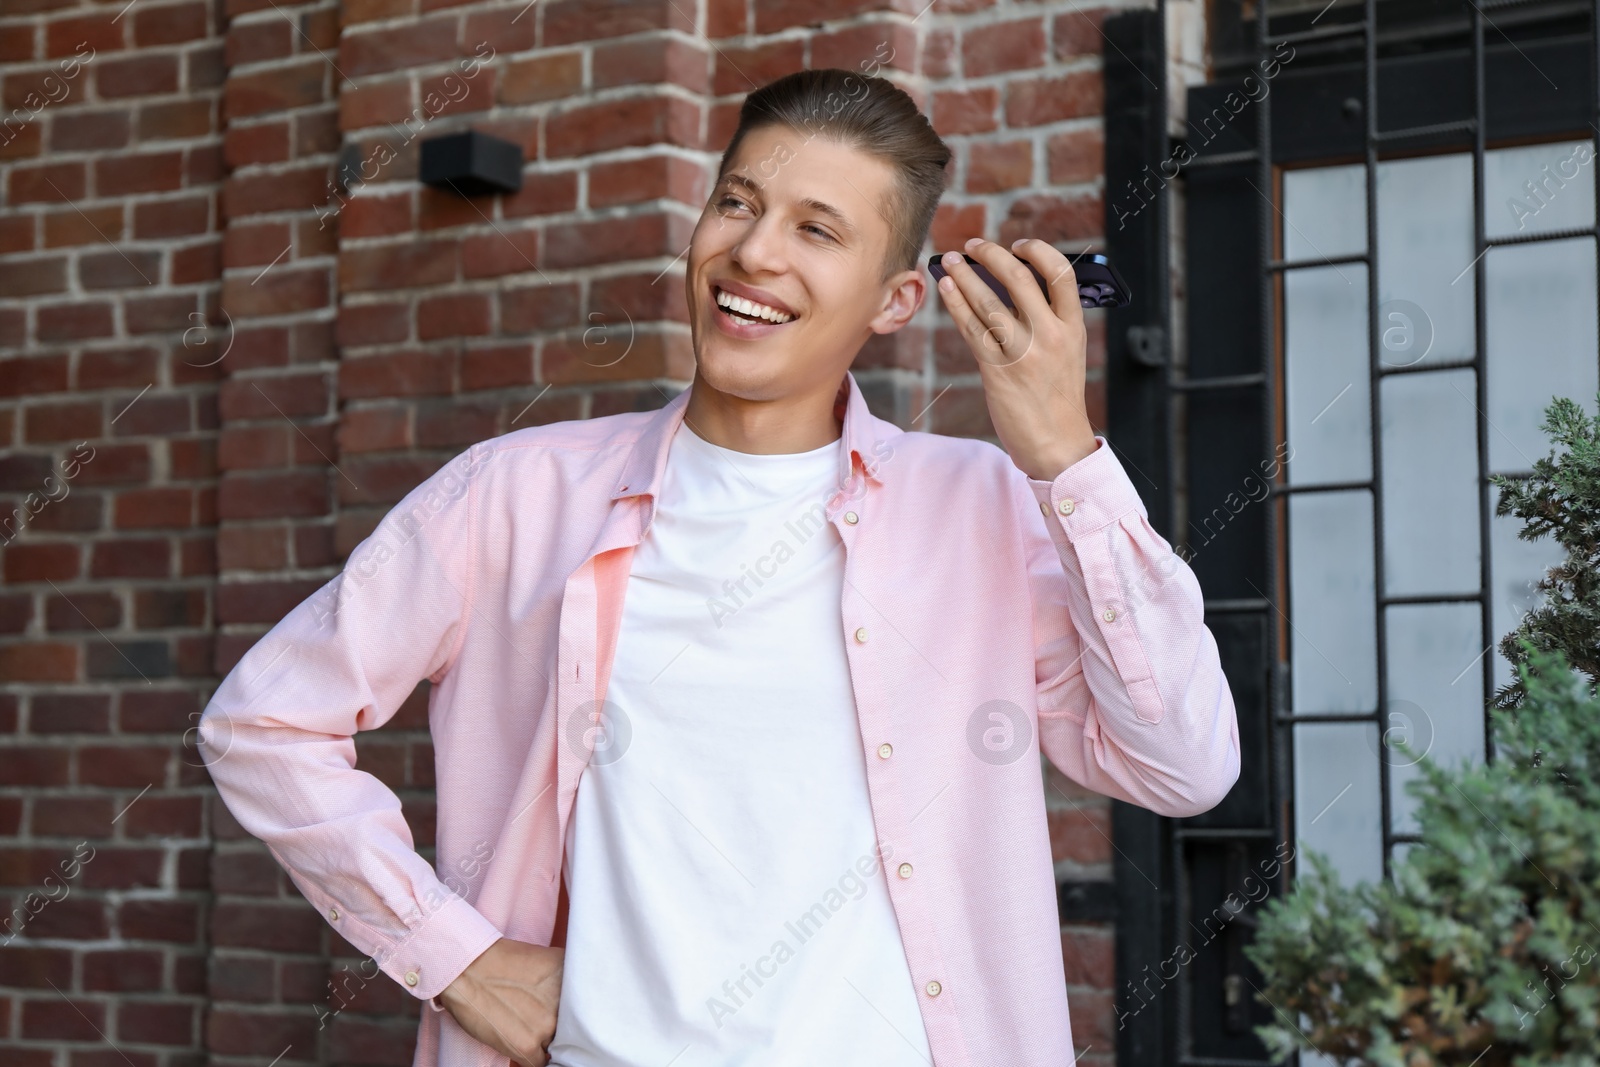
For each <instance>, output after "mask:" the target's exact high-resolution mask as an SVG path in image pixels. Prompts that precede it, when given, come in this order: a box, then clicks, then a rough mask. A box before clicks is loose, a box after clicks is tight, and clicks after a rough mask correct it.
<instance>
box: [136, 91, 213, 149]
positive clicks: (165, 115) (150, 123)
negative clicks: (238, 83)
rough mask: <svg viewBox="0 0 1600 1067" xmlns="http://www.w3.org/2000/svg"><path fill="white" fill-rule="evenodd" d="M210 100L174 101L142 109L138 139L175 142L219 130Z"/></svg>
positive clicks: (140, 111) (148, 105)
mask: <svg viewBox="0 0 1600 1067" xmlns="http://www.w3.org/2000/svg"><path fill="white" fill-rule="evenodd" d="M213 107H214V104H213V103H212V101H211V100H209V99H206V98H200V99H196V100H171V101H162V102H160V103H156V104H146V105H145V106H144V107H141V108H140V109H139V133H138V136H139V140H141V141H174V140H181V139H184V138H190V137H205V136H206V135H207V134H210V133H212V132H214V131H215V130H216V129H217V123H216V120H215V118H214V117H213Z"/></svg>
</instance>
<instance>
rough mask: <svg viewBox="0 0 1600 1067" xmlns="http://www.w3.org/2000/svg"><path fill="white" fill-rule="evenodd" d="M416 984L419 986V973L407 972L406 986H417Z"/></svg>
mask: <svg viewBox="0 0 1600 1067" xmlns="http://www.w3.org/2000/svg"><path fill="white" fill-rule="evenodd" d="M416 984H417V972H416V971H407V972H406V985H416Z"/></svg>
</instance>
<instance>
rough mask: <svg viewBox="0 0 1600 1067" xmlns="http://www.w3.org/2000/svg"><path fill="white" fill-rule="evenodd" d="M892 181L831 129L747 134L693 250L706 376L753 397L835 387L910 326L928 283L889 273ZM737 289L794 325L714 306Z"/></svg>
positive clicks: (691, 271)
mask: <svg viewBox="0 0 1600 1067" xmlns="http://www.w3.org/2000/svg"><path fill="white" fill-rule="evenodd" d="M894 184H895V174H894V169H893V167H891V166H890V164H888V163H887V162H885V161H883V160H881V159H879V158H877V157H876V156H873V155H870V154H868V153H865V152H862V151H860V150H858V149H855V148H848V147H845V146H843V145H841V144H838V143H837V142H834V141H831V140H828V139H826V138H825V137H823V136H816V137H813V138H812V139H811V140H810V141H807V140H806V135H805V134H802V133H798V132H796V131H795V130H793V129H791V128H789V127H787V126H767V127H763V128H761V129H757V130H753V131H751V132H750V133H749V134H747V135H746V137H745V139H744V140H743V141H742V142H741V143H740V145H739V149H738V152H737V153H736V154H735V156H734V158H733V159H732V160H731V161H730V162H729V165H728V171H727V174H726V175H724V177H723V179H722V181H721V182H720V183H719V184H718V185H717V186H716V187H715V188H714V189H713V190H712V191H711V198H710V200H709V201H708V202H707V204H706V208H705V211H704V212H703V213H702V214H701V216H700V222H699V224H698V225H697V226H696V227H695V231H694V239H693V241H692V243H691V244H690V246H689V266H688V278H687V281H688V289H687V297H688V301H689V323H690V326H691V328H692V330H693V333H694V348H695V358H696V362H697V364H698V374H699V377H700V378H701V379H703V380H705V381H707V382H708V384H710V385H711V386H712V387H713V388H715V389H717V390H719V391H721V392H726V393H730V394H733V395H737V396H740V397H743V398H745V399H747V400H770V399H775V398H778V397H782V396H788V395H793V394H795V393H797V392H806V391H813V390H831V389H833V388H835V387H837V385H838V383H839V380H840V378H841V377H842V376H843V374H844V372H845V371H846V370H847V369H848V368H849V366H850V364H851V362H852V361H853V360H854V359H855V355H856V352H857V351H859V350H860V348H861V345H862V344H863V343H864V342H865V341H866V339H867V338H868V337H869V336H870V335H871V334H873V333H892V332H894V331H895V330H898V329H899V328H900V327H901V326H903V325H905V323H906V322H907V321H908V320H909V319H910V318H911V316H912V315H913V314H915V312H916V310H917V308H918V307H919V306H920V305H921V303H922V300H923V298H924V295H925V294H926V285H925V282H924V281H923V278H922V276H921V275H920V273H919V272H917V271H914V270H906V271H898V272H896V273H894V274H892V275H891V276H890V277H889V278H887V279H884V278H883V277H882V270H883V264H884V258H885V254H886V252H887V250H888V248H889V244H890V239H891V237H892V236H893V231H892V230H891V225H893V224H892V223H891V222H890V218H889V210H890V205H891V204H892V203H893V201H892V199H891V198H892V196H893V195H894ZM830 208H831V209H832V210H829V209H830ZM730 290H731V291H733V292H734V293H736V294H741V295H743V296H745V297H755V298H756V299H757V302H765V303H766V304H768V305H769V306H770V305H776V306H777V308H778V309H779V310H780V311H781V312H782V314H781V315H779V316H778V317H779V318H786V319H787V321H784V322H782V323H781V324H777V323H774V322H771V321H769V319H770V317H771V316H769V315H767V313H765V312H763V311H762V310H761V309H759V308H758V309H754V310H756V312H757V314H758V316H766V317H761V318H758V319H752V318H748V317H746V316H745V315H743V314H740V313H739V312H738V311H735V312H733V313H730V312H729V311H728V310H726V309H725V308H723V307H722V306H719V304H718V297H719V293H723V292H728V291H730ZM757 290H758V291H759V292H753V291H757ZM762 297H764V298H765V300H764V301H762V299H761V298H762ZM740 306H741V308H742V309H743V310H745V311H749V310H752V309H751V308H750V307H749V306H748V305H740Z"/></svg>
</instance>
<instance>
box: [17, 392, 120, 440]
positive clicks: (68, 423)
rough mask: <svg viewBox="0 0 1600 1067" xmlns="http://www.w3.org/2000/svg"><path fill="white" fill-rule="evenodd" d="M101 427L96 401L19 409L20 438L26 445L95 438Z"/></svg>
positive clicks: (98, 407)
mask: <svg viewBox="0 0 1600 1067" xmlns="http://www.w3.org/2000/svg"><path fill="white" fill-rule="evenodd" d="M102 425H103V419H102V418H101V405H100V402H99V401H98V400H80V401H74V402H72V403H66V404H30V405H28V406H27V407H25V408H23V426H24V430H23V436H24V439H25V440H26V441H27V442H28V443H30V444H37V443H40V442H51V441H83V440H86V439H88V438H91V437H99V436H100V434H101V429H102Z"/></svg>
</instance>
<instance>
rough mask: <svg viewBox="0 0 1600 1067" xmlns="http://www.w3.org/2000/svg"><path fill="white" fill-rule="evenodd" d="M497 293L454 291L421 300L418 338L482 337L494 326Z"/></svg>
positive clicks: (418, 312)
mask: <svg viewBox="0 0 1600 1067" xmlns="http://www.w3.org/2000/svg"><path fill="white" fill-rule="evenodd" d="M493 316H494V297H493V294H490V293H450V294H445V295H441V296H434V297H427V298H424V299H423V300H421V301H419V302H418V304H417V338H418V339H419V340H422V341H434V340H438V339H439V338H442V337H478V336H482V335H484V334H487V333H489V332H491V331H492V330H493V327H494V323H493Z"/></svg>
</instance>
